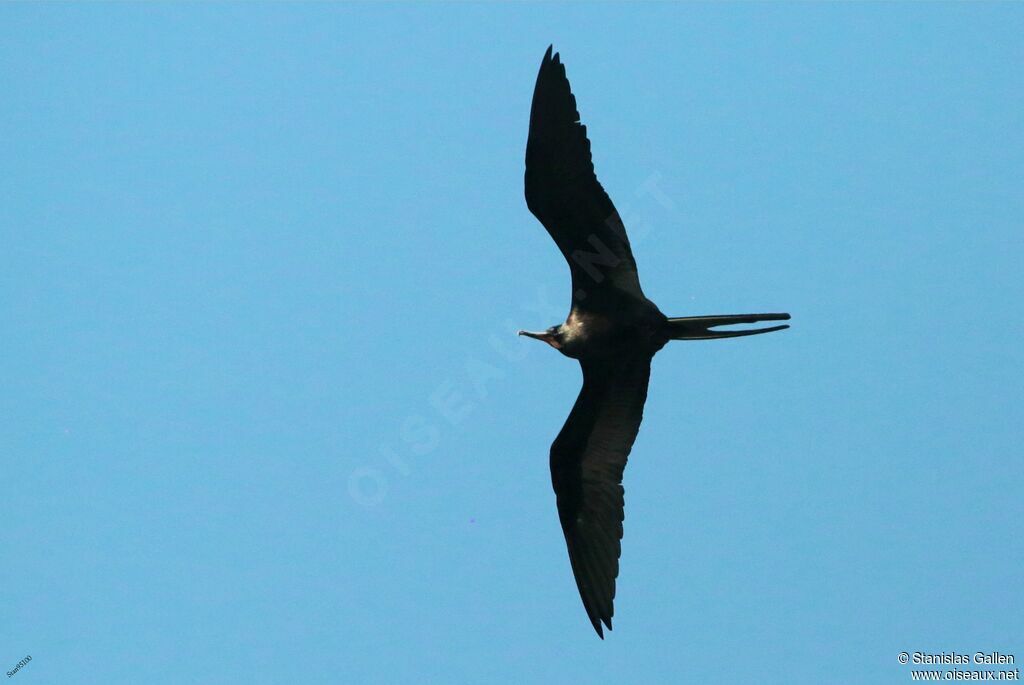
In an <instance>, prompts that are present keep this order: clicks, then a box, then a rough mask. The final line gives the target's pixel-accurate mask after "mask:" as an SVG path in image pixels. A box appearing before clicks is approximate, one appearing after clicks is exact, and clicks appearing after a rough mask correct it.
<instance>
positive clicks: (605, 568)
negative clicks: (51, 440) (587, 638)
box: [551, 354, 651, 638]
mask: <svg viewBox="0 0 1024 685" xmlns="http://www.w3.org/2000/svg"><path fill="white" fill-rule="evenodd" d="M580 364H581V366H582V367H583V388H582V390H580V394H579V397H578V398H577V399H576V404H575V405H574V406H573V408H572V412H571V413H570V414H569V418H568V419H567V420H566V422H565V425H564V426H563V427H562V431H561V432H560V433H559V434H558V437H557V438H556V439H555V442H554V443H553V444H552V445H551V483H552V485H553V486H554V489H555V495H556V497H557V500H558V517H559V519H560V520H561V522H562V532H564V533H565V543H566V545H567V546H568V548H569V561H570V562H571V563H572V571H573V574H574V575H575V576H576V585H577V586H578V587H579V591H580V597H581V598H582V599H583V606H584V607H585V608H586V610H587V616H588V617H590V622H591V623H593V624H594V630H596V631H597V634H598V635H600V636H601V637H602V638H603V637H604V633H603V631H602V629H601V622H602V621H603V622H604V624H605V625H606V626H608V629H609V630H610V629H611V627H612V614H613V613H614V611H613V607H612V600H613V599H614V598H615V579H616V577H618V575H619V553H620V551H621V548H620V545H619V541H620V540H621V539H622V521H623V518H624V512H623V508H624V506H625V504H624V501H623V489H622V471H623V469H624V468H625V466H626V458H627V457H628V456H629V452H630V450H631V449H632V448H633V441H634V440H636V435H637V432H638V431H639V430H640V421H641V419H642V418H643V411H644V402H645V401H646V399H647V382H648V379H649V378H650V373H651V357H650V356H649V355H646V354H636V355H634V356H632V357H619V358H612V359H609V360H603V361H600V362H593V361H584V362H581V363H580Z"/></svg>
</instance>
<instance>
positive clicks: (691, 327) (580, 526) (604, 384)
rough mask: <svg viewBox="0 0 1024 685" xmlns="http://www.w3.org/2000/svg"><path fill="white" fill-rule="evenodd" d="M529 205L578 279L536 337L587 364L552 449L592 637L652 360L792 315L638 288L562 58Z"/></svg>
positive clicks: (538, 126) (540, 97)
mask: <svg viewBox="0 0 1024 685" xmlns="http://www.w3.org/2000/svg"><path fill="white" fill-rule="evenodd" d="M525 185H526V204H527V206H528V207H529V208H530V211H531V212H532V213H533V214H534V215H535V216H536V217H537V218H538V219H539V220H540V222H541V223H542V224H543V225H544V227H545V228H546V229H547V231H548V233H549V234H550V235H551V237H552V238H553V239H554V241H555V244H556V245H558V248H559V250H560V251H561V252H562V254H563V255H564V256H565V259H566V261H567V262H568V264H569V270H570V273H571V276H572V293H573V295H572V307H571V308H570V311H569V315H568V316H567V317H566V320H565V323H563V324H560V325H558V326H552V327H551V328H549V329H547V330H546V331H543V332H539V333H529V332H527V331H520V334H521V335H527V336H529V337H532V338H536V339H538V340H543V341H544V342H546V343H548V344H549V345H551V346H552V347H554V348H555V349H557V350H558V351H559V352H561V353H562V354H564V355H566V356H567V357H571V358H573V359H577V360H579V362H580V367H581V368H582V370H583V388H582V389H581V390H580V394H579V397H578V398H577V399H576V404H575V405H574V406H573V408H572V411H571V412H570V414H569V418H568V419H566V422H565V425H564V426H563V427H562V430H561V431H560V432H559V434H558V437H556V438H555V441H554V443H553V444H552V445H551V459H550V462H551V483H552V486H553V487H554V490H555V495H556V499H557V505H558V516H559V520H560V521H561V524H562V532H563V533H564V535H565V542H566V546H567V547H568V550H569V561H570V563H571V564H572V569H573V574H574V575H575V577H576V584H577V587H578V588H579V591H580V597H581V598H582V600H583V605H584V608H585V609H586V611H587V616H588V617H589V618H590V621H591V623H592V624H593V626H594V629H595V630H596V631H597V634H598V635H600V636H601V637H604V634H603V631H602V624H604V625H605V626H607V627H608V628H609V629H611V620H612V614H613V606H612V601H613V599H614V597H615V579H616V578H617V577H618V573H619V554H620V543H619V541H620V540H621V539H622V521H623V518H624V500H623V488H622V473H623V469H624V468H625V466H626V459H627V457H628V456H629V453H630V450H631V449H632V446H633V441H634V440H635V439H636V435H637V432H638V431H639V429H640V422H641V420H642V418H643V408H644V403H645V401H646V399H647V385H648V380H649V378H650V369H651V359H652V358H653V357H654V355H655V354H656V353H657V352H658V350H660V349H661V348H662V347H664V346H665V344H666V343H667V342H668V341H670V340H706V339H713V338H730V337H738V336H744V335H755V334H758V333H768V332H771V331H776V330H780V329H783V328H788V326H785V325H779V326H772V327H769V328H761V329H754V330H739V331H735V330H734V331H715V330H712V328H713V327H715V326H721V325H728V324H737V323H754V322H757V321H779V320H785V319H788V318H789V315H788V314H741V315H726V316H707V317H685V318H668V317H666V316H665V315H664V314H662V313H661V311H660V310H659V309H658V307H657V306H656V305H655V304H654V303H653V302H651V301H650V300H648V299H647V297H646V296H645V295H644V294H643V291H642V290H641V288H640V280H639V276H638V275H637V269H636V262H635V260H634V259H633V253H632V250H631V248H630V245H629V239H628V238H627V237H626V229H625V227H624V226H623V224H622V220H621V218H620V217H619V213H618V212H617V211H616V209H615V206H614V205H613V204H612V201H611V199H610V198H609V197H608V195H607V193H605V191H604V189H603V188H602V187H601V184H600V183H599V182H598V181H597V177H596V176H595V175H594V166H593V163H592V162H591V157H590V141H588V140H587V136H586V127H584V126H583V125H582V124H580V123H579V113H578V112H577V111H576V99H575V98H574V97H573V95H572V91H571V90H570V87H569V81H568V80H567V79H566V76H565V67H564V66H562V64H561V62H560V60H559V56H558V54H557V53H555V54H554V56H552V49H551V48H550V47H549V48H548V51H547V53H546V54H545V55H544V61H543V62H542V63H541V67H540V73H539V74H538V75H537V85H536V88H535V90H534V95H533V106H532V109H531V112H530V135H529V140H528V142H527V146H526V175H525Z"/></svg>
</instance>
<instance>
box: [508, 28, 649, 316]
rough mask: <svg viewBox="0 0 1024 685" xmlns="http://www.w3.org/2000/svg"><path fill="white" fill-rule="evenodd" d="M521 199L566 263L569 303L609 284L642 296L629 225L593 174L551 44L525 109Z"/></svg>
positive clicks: (583, 129) (562, 70) (562, 69)
mask: <svg viewBox="0 0 1024 685" xmlns="http://www.w3.org/2000/svg"><path fill="white" fill-rule="evenodd" d="M526 204H527V206H528V207H529V208H530V211H531V212H533V215H534V216H536V217H537V218H538V219H539V220H540V222H541V223H542V224H544V228H546V229H547V230H548V233H550V234H551V237H552V238H554V240H555V243H557V245H558V249H559V250H561V251H562V254H563V255H564V256H565V259H566V261H567V262H569V269H570V271H571V272H572V288H573V299H574V301H580V302H582V301H584V300H586V298H587V296H588V295H599V294H600V293H601V292H602V291H603V290H605V289H606V288H608V287H615V288H618V289H619V290H624V291H626V292H628V293H630V294H632V295H634V296H638V297H643V293H642V291H641V290H640V281H639V279H638V277H637V272H636V262H635V261H634V259H633V252H632V250H630V247H629V239H628V238H627V237H626V229H625V227H624V226H623V225H622V219H621V218H620V217H619V213H618V212H617V211H616V209H615V206H614V205H613V204H612V201H611V199H609V197H608V194H607V193H605V192H604V188H602V187H601V184H600V183H599V182H598V180H597V176H595V175H594V164H593V162H592V161H591V158H590V141H589V140H587V128H586V126H583V125H582V124H581V123H580V115H579V112H577V111H576V98H575V97H573V94H572V91H571V90H570V88H569V80H568V79H567V78H566V77H565V66H563V65H562V63H561V62H560V61H559V57H558V53H555V55H554V57H552V55H551V48H550V47H549V48H548V51H547V53H545V55H544V61H543V62H542V63H541V65H540V73H538V74H537V85H536V87H535V89H534V91H533V107H532V109H531V110H530V136H529V139H528V141H527V143H526ZM592 302H593V300H592Z"/></svg>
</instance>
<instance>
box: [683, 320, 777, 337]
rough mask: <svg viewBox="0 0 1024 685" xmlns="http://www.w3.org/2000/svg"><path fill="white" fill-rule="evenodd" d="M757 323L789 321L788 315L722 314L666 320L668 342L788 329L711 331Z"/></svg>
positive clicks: (772, 327)
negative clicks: (741, 324) (734, 325)
mask: <svg viewBox="0 0 1024 685" xmlns="http://www.w3.org/2000/svg"><path fill="white" fill-rule="evenodd" d="M759 321H789V314H723V315H719V316H684V317H681V318H675V319H669V320H668V337H669V339H670V340H714V339H716V338H738V337H739V336H742V335H757V334H759V333H771V332H772V331H781V330H782V329H784V328H789V325H788V324H782V325H781V326H769V327H768V328H748V329H746V330H738V331H713V330H711V329H712V328H715V327H716V326H729V325H732V324H737V323H758V322H759Z"/></svg>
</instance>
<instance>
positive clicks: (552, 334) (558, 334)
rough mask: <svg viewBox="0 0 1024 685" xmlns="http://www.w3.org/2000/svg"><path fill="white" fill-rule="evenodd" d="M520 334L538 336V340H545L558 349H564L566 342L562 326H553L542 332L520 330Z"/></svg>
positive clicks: (529, 336)
mask: <svg viewBox="0 0 1024 685" xmlns="http://www.w3.org/2000/svg"><path fill="white" fill-rule="evenodd" d="M519 335H525V336H526V337H528V338H536V339H537V340H543V341H544V342H546V343H547V344H548V345H551V346H552V347H553V348H555V349H556V350H560V349H562V345H563V344H565V339H564V336H563V333H562V327H561V326H552V327H551V328H549V329H547V330H546V331H543V332H542V333H532V332H530V331H519Z"/></svg>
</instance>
